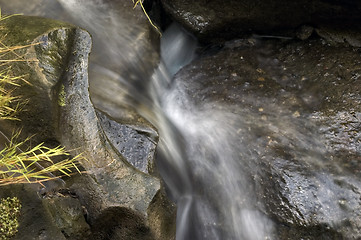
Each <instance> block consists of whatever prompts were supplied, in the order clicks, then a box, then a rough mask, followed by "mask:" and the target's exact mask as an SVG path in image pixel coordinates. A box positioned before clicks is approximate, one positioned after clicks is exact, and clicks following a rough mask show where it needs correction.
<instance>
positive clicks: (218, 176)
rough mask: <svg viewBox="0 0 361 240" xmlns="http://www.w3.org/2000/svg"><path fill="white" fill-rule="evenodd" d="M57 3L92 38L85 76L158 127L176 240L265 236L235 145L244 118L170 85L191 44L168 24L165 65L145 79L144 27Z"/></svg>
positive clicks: (89, 6) (266, 225) (81, 5)
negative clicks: (103, 82)
mask: <svg viewBox="0 0 361 240" xmlns="http://www.w3.org/2000/svg"><path fill="white" fill-rule="evenodd" d="M129 1H130V0H129ZM58 2H59V3H60V4H61V6H62V7H63V8H64V9H66V11H67V13H68V14H69V15H71V16H72V20H71V21H73V22H74V23H75V24H78V25H80V26H82V27H84V28H85V29H87V30H89V31H90V32H91V34H92V36H93V39H94V46H95V47H94V50H93V53H92V58H91V59H93V60H91V69H90V71H91V72H96V73H98V74H100V75H101V76H105V75H106V76H107V77H110V78H112V79H115V80H116V81H118V82H119V84H120V85H121V86H122V87H123V89H127V91H128V95H130V97H131V98H133V99H137V105H136V106H138V109H140V111H141V112H140V113H141V114H143V115H145V116H146V117H147V118H148V119H149V120H150V121H152V123H153V124H155V126H156V127H157V128H158V130H159V133H160V143H159V147H158V157H157V166H158V168H159V171H160V173H161V176H162V177H163V179H164V181H165V184H166V187H167V192H168V194H169V197H170V198H171V199H173V200H174V201H175V202H176V203H177V208H178V210H177V233H176V239H177V240H197V239H207V240H212V239H215V240H216V239H220V240H224V239H239V240H242V239H244V240H258V239H270V234H271V232H272V222H271V221H270V220H269V219H268V218H267V217H266V216H264V215H263V214H262V212H261V211H260V210H261V209H262V204H261V203H257V202H256V203H255V202H254V201H253V199H255V196H254V194H253V192H254V190H253V189H252V184H251V183H250V182H249V179H248V178H247V177H246V174H245V172H246V171H247V169H249V168H251V167H252V166H249V164H250V163H248V162H247V161H244V162H242V161H240V160H239V159H240V158H241V159H242V153H246V152H247V149H246V148H247V147H246V145H243V146H242V144H241V145H240V144H239V142H237V139H238V137H239V136H238V133H239V132H238V133H237V130H238V129H241V128H242V126H240V125H242V121H243V123H244V121H245V120H240V117H239V115H238V114H235V113H233V112H232V110H231V109H227V108H224V106H222V107H221V106H219V107H217V106H216V107H214V106H212V107H210V104H208V103H205V104H203V105H202V107H199V106H197V107H196V106H194V105H193V104H192V102H191V101H189V99H188V96H187V95H186V93H185V92H186V89H187V86H185V85H184V84H183V83H179V82H172V79H173V75H174V74H175V73H176V72H177V71H178V70H179V69H180V68H182V67H183V66H185V65H186V64H188V63H189V62H190V61H192V59H193V58H195V57H196V54H195V51H196V48H197V42H196V40H195V39H194V38H193V37H192V36H190V35H189V34H188V33H186V32H185V31H184V30H182V29H181V28H180V27H179V26H177V25H175V24H173V25H171V26H170V27H169V28H168V29H167V31H165V33H164V34H163V38H162V40H161V58H162V61H161V63H160V64H159V66H158V67H157V69H156V71H155V72H154V74H153V75H152V76H151V77H149V76H150V75H149V69H152V68H153V66H147V64H148V63H147V62H146V61H144V57H142V51H143V50H142V49H140V48H141V47H142V45H144V39H146V38H143V37H142V34H143V29H142V28H138V27H137V26H136V25H131V24H130V23H129V22H128V20H127V19H124V18H123V17H122V16H121V15H119V14H118V13H117V12H116V11H115V10H114V9H111V8H109V6H108V5H107V4H105V3H104V2H103V1H102V0H82V1H80V0H78V1H76V0H59V1H58ZM67 20H70V19H67ZM154 51H156V50H154ZM123 62H124V63H126V65H127V66H126V69H127V73H128V76H129V77H128V78H125V77H124V75H121V74H120V73H119V72H117V67H119V68H123V70H124V66H123V65H122V64H121V63H123ZM115 63H116V64H115ZM117 64H118V65H117ZM93 75H94V74H93ZM91 78H92V74H91V75H90V82H92V81H94V80H92V79H91ZM144 86H146V87H144ZM150 103H151V104H150ZM139 106H141V107H139ZM141 109H143V110H141ZM144 109H146V110H144ZM240 155H241V157H240ZM243 157H244V158H245V159H246V158H248V157H249V156H246V155H244V156H243Z"/></svg>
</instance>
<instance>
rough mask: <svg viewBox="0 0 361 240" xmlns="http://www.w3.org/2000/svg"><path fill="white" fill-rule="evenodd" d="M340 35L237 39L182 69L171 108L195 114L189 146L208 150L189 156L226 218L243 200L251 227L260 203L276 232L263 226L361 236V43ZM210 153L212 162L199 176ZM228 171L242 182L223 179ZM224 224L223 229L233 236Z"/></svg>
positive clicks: (310, 234) (322, 235)
mask: <svg viewBox="0 0 361 240" xmlns="http://www.w3.org/2000/svg"><path fill="white" fill-rule="evenodd" d="M334 44H335V43H334ZM334 44H333V45H330V44H327V43H325V42H324V41H323V40H322V39H313V40H308V41H296V40H291V41H290V40H289V41H284V40H279V39H272V40H264V39H245V40H235V41H231V42H227V43H226V44H225V47H223V48H222V49H218V50H217V49H212V51H208V52H205V53H204V54H203V55H202V56H200V57H199V59H197V60H195V61H193V62H192V63H191V64H189V65H188V66H186V67H184V68H183V69H181V70H180V71H179V72H178V73H177V74H176V76H175V78H174V80H173V81H174V83H173V89H172V91H171V92H170V94H169V96H168V98H167V100H166V103H165V107H166V110H167V112H168V114H170V116H171V117H173V121H174V122H175V123H176V124H178V123H179V122H181V121H180V120H178V119H179V118H178V117H177V116H183V117H184V116H187V120H185V121H184V123H180V124H178V127H180V128H181V129H183V128H184V129H183V130H182V131H183V132H185V133H187V132H190V133H191V135H192V136H193V135H194V134H199V135H200V138H199V139H198V138H197V139H196V140H197V141H194V142H195V143H194V142H192V144H196V145H190V146H188V147H189V148H188V149H189V151H193V149H196V150H198V151H199V154H201V152H202V153H203V152H205V159H204V160H203V162H202V163H193V161H191V162H189V163H187V164H189V166H190V168H192V169H193V171H195V172H197V174H196V175H194V176H193V178H194V181H196V182H197V187H196V188H197V189H198V190H197V191H199V192H201V193H202V195H206V196H207V199H208V201H209V202H211V204H213V206H216V208H217V209H218V210H219V211H218V212H217V211H215V212H217V214H218V216H221V217H220V218H221V219H223V220H222V221H221V222H222V223H224V222H226V221H227V220H224V219H233V220H234V219H235V218H231V217H229V216H233V215H231V214H234V212H228V211H230V210H229V209H230V208H232V206H233V205H230V204H228V202H227V201H229V202H233V201H236V205H235V206H236V207H235V208H232V209H233V211H235V210H234V209H238V208H240V207H241V208H243V210H241V214H239V215H238V217H239V218H241V219H243V218H242V216H244V217H245V216H248V218H247V217H245V219H247V221H246V222H244V225H243V226H249V228H248V229H254V228H252V219H253V218H256V217H255V216H258V215H257V214H253V215H252V214H245V212H246V210H245V209H258V210H259V211H260V212H262V213H263V214H265V215H266V216H268V217H269V218H271V219H272V220H273V224H274V225H273V226H274V228H273V231H272V230H267V229H266V230H265V232H266V233H267V232H268V233H270V232H272V233H273V235H274V236H273V237H274V239H358V238H360V237H361V231H360V229H361V214H360V213H361V209H360V206H361V200H360V196H361V195H360V194H361V178H360V177H361V175H360V171H359V169H360V167H361V161H360V160H361V158H360V156H361V148H360V146H361V144H360V141H361V125H360V122H361V105H360V104H361V95H360V92H361V91H360V90H361V89H360V88H361V84H360V77H361V70H360V68H359V65H360V62H361V58H360V49H358V48H352V47H347V46H345V45H340V44H338V45H334ZM167 106H168V107H167ZM186 114H189V115H186ZM182 124H183V125H182ZM193 125H194V126H193ZM203 127H204V128H203ZM199 129H203V131H205V132H200V133H199ZM212 136H213V137H212ZM222 136H223V137H224V139H223V138H222ZM185 137H186V140H185V142H190V141H191V140H190V139H187V134H186V135H185ZM219 139H223V140H219ZM199 142H203V143H202V145H201V146H198V144H199ZM212 143H213V144H216V146H214V145H212ZM208 144H209V148H207V146H208ZM202 146H203V147H202ZM203 148H205V149H203ZM214 149H216V150H214ZM217 149H218V150H217ZM219 151H221V152H219ZM217 154H218V155H219V159H220V160H217ZM195 156H196V155H195ZM231 159H238V160H237V163H234V162H232V161H231ZM207 161H208V162H210V163H211V165H212V166H213V169H214V170H213V171H212V170H210V172H209V173H208V174H211V176H208V175H206V176H201V175H200V174H201V173H202V172H203V171H204V169H205V168H207V166H208V164H207ZM223 161H227V162H228V163H227V164H228V166H229V168H228V170H227V171H226V172H227V173H226V174H225V173H223V172H221V171H224V170H223V167H224V166H223ZM194 162H195V161H194ZM197 164H200V166H198V165H197ZM197 167H198V168H199V169H198V168H197ZM211 169H212V168H211ZM217 171H218V172H219V173H218V174H220V175H221V176H219V180H214V178H216V177H217V173H214V172H217ZM237 171H238V175H236V172H237ZM232 174H233V175H232ZM228 175H230V176H231V177H230V178H229V179H230V180H232V179H233V180H234V181H229V182H225V183H224V185H222V184H221V182H222V181H223V179H228V177H227V176H228ZM201 178H204V179H205V181H202V180H200V179H201ZM217 179H218V178H217ZM232 183H233V184H235V185H231V184H232ZM235 186H236V187H235ZM216 187H217V189H220V190H219V191H216V192H217V194H214V192H215V188H216ZM227 189H233V190H232V192H231V193H229V192H227ZM237 189H238V190H239V189H240V190H241V192H240V193H239V192H238V190H237ZM221 193H223V194H227V193H228V194H230V198H232V199H231V200H229V198H227V197H224V196H222V194H221ZM220 199H221V200H220ZM237 199H238V200H237ZM223 204H226V206H223ZM204 208H206V207H204ZM195 209H196V208H195ZM222 212H223V215H222ZM248 213H249V212H248ZM242 214H245V215H242ZM252 216H253V217H252ZM215 219H216V218H215ZM259 219H261V218H259ZM222 223H220V227H219V228H220V229H221V230H219V231H220V232H221V233H220V234H221V236H227V237H228V238H229V239H233V238H234V235H232V231H231V229H227V228H226V229H223V230H222V226H221V225H222ZM258 223H260V222H258ZM216 224H217V222H216V223H215V224H214V225H216ZM264 225H265V226H268V227H271V226H272V224H271V223H267V222H265V224H264ZM237 226H238V228H239V226H242V225H240V224H238V225H236V228H237ZM253 227H254V226H253ZM261 227H262V226H258V227H257V229H258V231H259V232H262V231H263V230H262V229H261ZM222 231H225V232H227V233H222ZM235 232H236V230H235ZM245 232H247V229H245V231H244V232H243V233H241V234H244V233H245ZM256 232H257V231H254V232H253V233H250V234H251V236H256V235H254V234H256ZM227 234H230V235H227ZM252 234H253V235H252ZM238 236H241V237H242V236H243V237H245V236H244V235H238ZM232 237H233V238H232ZM245 239H248V238H247V237H245Z"/></svg>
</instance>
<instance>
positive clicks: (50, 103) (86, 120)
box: [0, 16, 174, 239]
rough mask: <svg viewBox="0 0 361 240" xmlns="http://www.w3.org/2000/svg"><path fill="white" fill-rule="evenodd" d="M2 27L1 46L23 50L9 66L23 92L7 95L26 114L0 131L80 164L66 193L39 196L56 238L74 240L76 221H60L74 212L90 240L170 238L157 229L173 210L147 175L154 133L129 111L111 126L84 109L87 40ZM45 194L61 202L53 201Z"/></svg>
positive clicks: (77, 34) (55, 25)
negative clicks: (75, 157)
mask: <svg viewBox="0 0 361 240" xmlns="http://www.w3.org/2000/svg"><path fill="white" fill-rule="evenodd" d="M1 24H2V31H4V32H6V33H7V35H6V38H5V39H4V40H3V43H4V44H5V45H8V46H14V45H27V44H28V45H30V46H29V47H27V48H22V49H20V50H19V52H16V53H14V54H15V55H14V56H24V60H23V61H20V62H18V64H16V65H14V66H13V71H14V73H15V74H19V75H24V74H27V80H28V82H29V83H30V84H24V85H22V86H21V87H20V88H18V89H17V90H16V91H15V92H14V94H17V95H20V96H22V98H24V99H26V100H27V101H28V103H27V105H26V106H25V108H26V111H22V112H20V113H19V115H18V118H19V119H20V120H21V121H15V122H12V121H4V122H2V123H1V129H0V130H1V131H3V132H4V133H6V134H9V135H10V134H11V132H12V131H13V130H14V129H16V128H22V129H23V130H22V133H21V137H20V139H21V138H22V139H24V138H25V137H26V136H34V137H33V138H32V140H31V144H37V143H40V142H44V143H45V145H46V146H56V145H58V144H61V145H63V146H65V147H66V148H67V149H68V150H70V151H71V152H72V154H82V155H83V156H84V158H85V159H86V160H84V161H82V162H81V166H82V168H83V170H84V171H85V173H84V174H82V175H79V176H73V177H71V178H70V179H68V180H67V181H66V183H65V185H64V184H62V182H61V181H59V182H58V183H55V182H54V184H49V185H48V186H47V188H46V189H45V190H43V191H42V192H41V195H42V196H44V198H45V199H46V202H47V203H43V205H44V208H45V209H46V211H47V212H49V213H50V215H51V216H52V217H53V218H52V219H53V221H54V222H55V223H54V224H55V225H56V226H57V227H58V229H59V231H60V233H63V235H64V236H65V237H67V236H68V235H69V234H72V235H74V236H78V235H77V233H74V234H73V233H72V232H71V231H72V228H74V227H75V226H72V225H71V224H73V225H77V221H78V215H76V216H68V218H65V217H64V216H65V215H66V214H65V213H66V212H67V210H66V209H69V207H73V208H74V209H77V210H76V211H78V212H79V211H80V210H81V212H82V214H83V215H81V217H82V218H84V216H85V217H86V221H87V223H89V225H90V227H91V230H92V235H93V237H94V238H95V239H140V238H142V237H141V236H143V237H144V239H172V238H174V232H172V231H173V230H174V229H172V227H169V228H167V229H164V227H162V226H163V225H164V224H165V223H164V221H163V220H165V219H166V221H167V222H166V225H167V226H171V224H169V223H170V222H169V221H170V219H173V223H174V207H172V204H171V203H170V202H168V201H167V200H166V199H165V198H164V196H163V191H161V185H160V180H159V179H158V178H157V177H155V176H152V175H150V174H149V172H152V171H154V169H153V168H152V166H153V165H152V161H153V160H154V151H155V146H156V144H157V138H158V136H157V132H156V130H155V129H154V127H152V125H151V124H150V123H148V122H147V121H146V120H145V119H144V118H142V117H141V116H139V115H138V114H133V113H134V110H133V111H130V112H129V111H128V112H125V113H124V114H123V115H124V116H123V117H122V118H117V119H115V117H114V116H109V115H108V114H107V113H106V109H105V110H104V111H102V109H100V110H96V109H95V108H94V106H93V104H92V102H91V101H90V97H89V92H88V88H89V85H88V61H89V59H88V58H89V54H90V51H91V46H92V43H91V37H90V34H89V33H88V32H87V31H85V30H82V29H80V28H78V27H75V26H73V25H70V24H66V23H63V22H58V21H55V20H49V19H45V18H40V17H25V16H14V17H11V18H8V19H6V20H3V21H2V22H1ZM9 57H11V56H9ZM122 110H124V108H123V109H122ZM114 130H116V131H119V132H118V134H116V133H115V132H113V131H114ZM125 141H127V142H130V143H133V144H132V146H131V145H130V144H127V143H124V142H125ZM120 142H123V145H122V144H120ZM142 143H143V145H142ZM142 146H143V147H142ZM52 193H54V194H55V196H57V194H59V195H60V196H64V197H63V198H60V200H58V198H54V197H53V195H54V194H52ZM64 193H69V194H64ZM73 197H75V198H76V201H75V200H73ZM44 201H45V200H44ZM74 201H75V202H74ZM158 205H159V206H158ZM54 206H56V207H55V208H54ZM163 206H164V207H163ZM166 206H168V207H166ZM170 209H173V210H171V211H170ZM28 214H29V213H28ZM159 216H164V218H160V217H159ZM166 216H169V217H167V218H166ZM69 219H70V220H69ZM83 220H84V219H83ZM153 220H154V221H153ZM69 221H70V222H69ZM125 229H128V230H125ZM34 231H35V230H34ZM39 231H40V230H39ZM79 231H80V230H79ZM81 231H83V232H87V231H84V230H81ZM19 234H21V233H19ZM145 237H146V238H145ZM52 238H54V239H55V238H56V239H57V238H58V237H57V236H55V235H54V236H53V237H52ZM74 239H76V238H75V237H74ZM83 239H84V238H83Z"/></svg>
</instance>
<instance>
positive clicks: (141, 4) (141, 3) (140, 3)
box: [132, 0, 162, 36]
mask: <svg viewBox="0 0 361 240" xmlns="http://www.w3.org/2000/svg"><path fill="white" fill-rule="evenodd" d="M132 1H133V4H134V7H133V8H136V7H137V5H138V4H139V5H140V7H141V8H142V10H143V12H144V14H145V16H146V17H147V18H148V21H149V23H150V24H151V25H152V26H153V27H154V28H155V30H156V31H157V32H158V33H159V35H160V36H162V32H161V31H160V30H159V28H158V27H157V26H156V25H155V24H154V23H153V21H152V20H151V19H150V17H149V15H148V13H147V11H145V8H144V6H143V0H132Z"/></svg>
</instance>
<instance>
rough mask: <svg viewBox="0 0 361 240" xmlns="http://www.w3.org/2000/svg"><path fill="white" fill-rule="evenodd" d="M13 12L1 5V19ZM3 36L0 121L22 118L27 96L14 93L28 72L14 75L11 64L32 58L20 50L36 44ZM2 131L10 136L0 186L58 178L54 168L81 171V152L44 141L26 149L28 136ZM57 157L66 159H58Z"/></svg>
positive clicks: (1, 153) (0, 163)
mask: <svg viewBox="0 0 361 240" xmlns="http://www.w3.org/2000/svg"><path fill="white" fill-rule="evenodd" d="M12 16H13V15H12ZM12 16H3V15H2V14H1V9H0V23H1V21H2V20H4V19H7V18H9V17H12ZM0 27H1V26H0ZM3 38H6V34H5V35H3V36H0V121H2V120H19V119H18V118H17V117H16V116H17V114H18V113H19V112H20V111H21V110H22V108H23V107H24V108H26V103H27V100H26V99H22V97H21V96H16V95H14V91H15V90H16V88H18V87H20V86H21V85H22V84H30V83H29V82H27V81H26V80H25V76H15V75H13V72H12V64H14V63H16V62H19V61H29V59H27V58H26V56H24V55H20V54H19V53H18V50H20V49H24V48H27V47H30V46H32V45H33V44H30V45H24V46H10V47H9V46H6V45H5V44H4V43H3V41H2V40H1V39H3ZM0 134H1V135H2V136H3V138H5V139H6V140H7V144H6V145H5V146H4V147H3V148H2V149H1V150H0V186H1V185H8V184H16V183H42V182H44V181H49V180H52V179H54V178H56V176H55V175H54V174H53V173H55V172H60V175H62V176H64V175H66V176H69V175H71V174H72V172H73V170H74V169H75V170H76V171H78V172H80V171H79V169H78V168H77V163H78V160H80V159H81V158H82V157H81V156H80V155H78V156H76V157H73V158H72V157H71V156H70V154H69V153H68V152H67V151H65V149H64V148H63V147H60V146H59V147H55V148H49V147H46V146H45V145H44V144H43V143H41V144H39V145H37V146H35V147H32V148H27V149H26V150H24V151H23V150H22V148H24V146H25V145H26V144H27V142H28V140H29V138H27V139H25V140H23V141H19V142H18V141H17V139H18V137H19V135H20V132H17V133H15V134H13V136H12V137H11V139H9V138H7V136H5V135H4V134H3V133H2V132H1V131H0ZM54 158H57V159H59V158H61V159H63V160H61V161H59V162H55V161H54V160H53V159H54Z"/></svg>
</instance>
